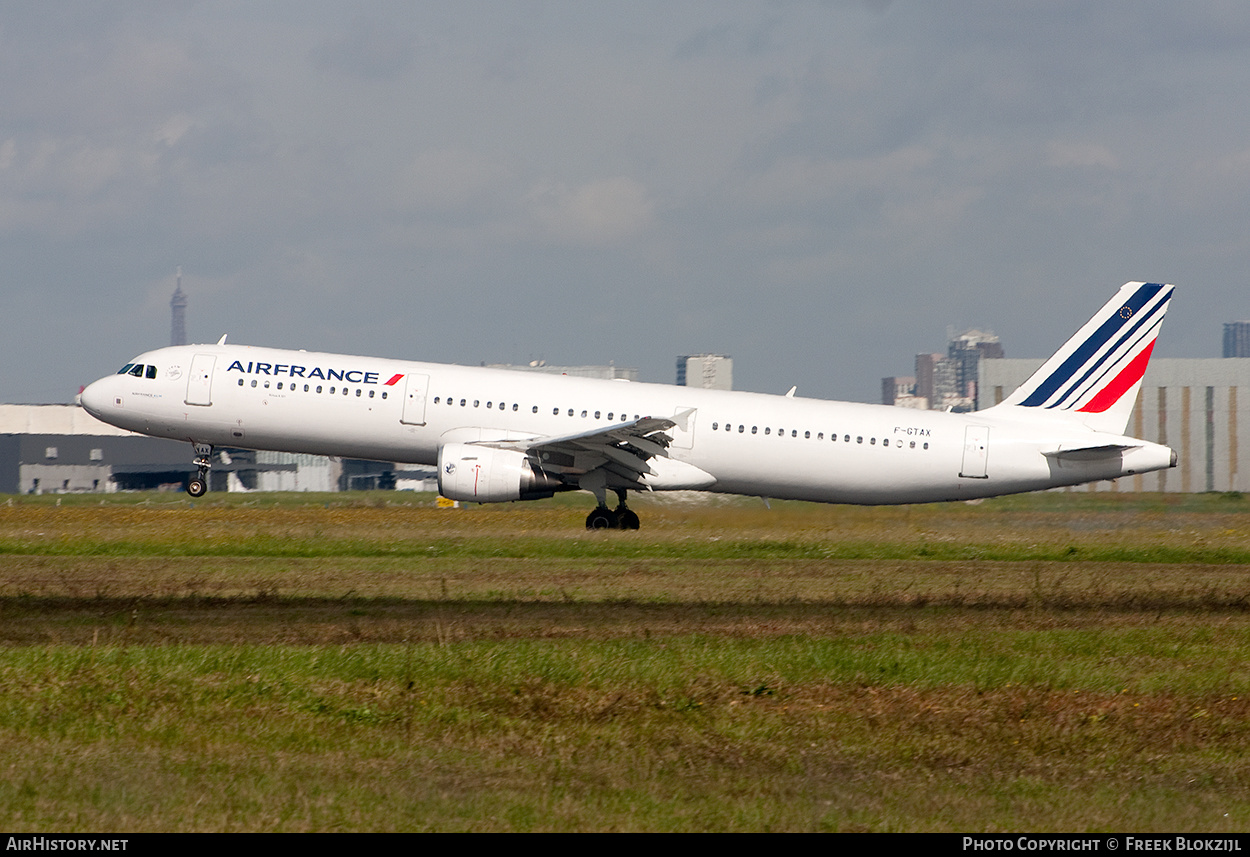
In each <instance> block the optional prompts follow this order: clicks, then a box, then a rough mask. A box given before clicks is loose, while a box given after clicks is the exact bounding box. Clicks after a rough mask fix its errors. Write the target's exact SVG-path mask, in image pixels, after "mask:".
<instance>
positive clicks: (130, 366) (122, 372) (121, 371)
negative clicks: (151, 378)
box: [117, 363, 135, 375]
mask: <svg viewBox="0 0 1250 857" xmlns="http://www.w3.org/2000/svg"><path fill="white" fill-rule="evenodd" d="M133 368H135V364H133V363H127V364H126V365H125V366H123V367H122V368H120V369H118V370H117V374H118V375H125V374H126V373H127V372H129V371H130V370H131V369H133Z"/></svg>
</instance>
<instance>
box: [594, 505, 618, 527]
mask: <svg viewBox="0 0 1250 857" xmlns="http://www.w3.org/2000/svg"><path fill="white" fill-rule="evenodd" d="M617 526H618V522H617V518H616V512H613V511H612V510H611V509H609V508H608V507H607V506H599V507H598V508H596V509H595V510H594V511H592V512H591V513H590V514H589V515H587V516H586V529H588V530H615V529H616V528H617Z"/></svg>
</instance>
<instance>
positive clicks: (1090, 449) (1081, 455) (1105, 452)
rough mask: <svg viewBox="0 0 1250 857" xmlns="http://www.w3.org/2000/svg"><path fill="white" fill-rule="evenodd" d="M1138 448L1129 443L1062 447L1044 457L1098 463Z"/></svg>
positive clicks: (1045, 453) (1045, 454)
mask: <svg viewBox="0 0 1250 857" xmlns="http://www.w3.org/2000/svg"><path fill="white" fill-rule="evenodd" d="M1137 448H1138V445H1135V444H1128V443H1106V444H1103V445H1102V446H1077V447H1071V448H1066V449H1065V448H1064V447H1062V446H1061V447H1059V448H1058V449H1055V450H1051V451H1050V452H1043V453H1042V455H1044V456H1046V457H1047V458H1063V459H1068V460H1069V461H1098V460H1100V459H1104V458H1114V457H1115V456H1117V455H1119V454H1120V453H1122V452H1127V451H1128V450H1130V449H1137Z"/></svg>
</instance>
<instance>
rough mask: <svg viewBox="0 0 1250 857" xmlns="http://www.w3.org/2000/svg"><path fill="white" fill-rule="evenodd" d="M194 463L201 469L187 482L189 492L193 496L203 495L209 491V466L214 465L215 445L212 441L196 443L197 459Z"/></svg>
mask: <svg viewBox="0 0 1250 857" xmlns="http://www.w3.org/2000/svg"><path fill="white" fill-rule="evenodd" d="M192 463H193V464H195V465H196V466H197V467H198V468H199V470H198V472H197V473H196V475H195V477H194V478H192V479H191V481H190V482H188V483H187V493H188V494H190V495H191V496H192V497H203V496H204V495H205V494H207V493H208V468H210V467H212V466H213V445H212V444H211V443H197V444H196V445H195V460H194V461H193V462H192Z"/></svg>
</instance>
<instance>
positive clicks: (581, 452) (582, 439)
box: [476, 411, 689, 488]
mask: <svg viewBox="0 0 1250 857" xmlns="http://www.w3.org/2000/svg"><path fill="white" fill-rule="evenodd" d="M688 413H689V412H688V411H687V412H683V413H681V414H677V415H675V416H674V417H673V418H672V419H668V418H664V417H642V418H641V419H637V420H631V421H629V422H624V423H617V424H615V425H610V426H603V427H601V428H595V429H592V430H590V431H584V432H577V433H576V434H567V435H562V436H560V437H536V438H530V439H528V440H481V441H477V442H476V445H478V446H490V447H496V448H498V449H515V450H518V451H522V452H525V453H526V454H527V455H530V456H532V457H533V458H535V459H536V460H537V461H538V463H539V466H541V467H542V468H543V469H545V470H551V471H555V472H558V473H566V474H582V473H589V472H590V471H592V470H595V469H598V468H602V469H603V470H604V471H605V472H606V473H608V474H611V475H612V476H615V477H617V479H618V480H624V481H625V482H626V483H627V487H631V488H645V487H646V486H645V485H643V484H642V482H640V481H639V480H640V478H641V477H643V476H647V475H654V474H655V471H654V470H652V468H651V466H650V465H649V464H648V463H647V462H648V461H649V460H650V459H652V458H655V457H657V456H658V457H662V458H667V457H668V447H669V444H671V443H672V442H673V439H672V437H671V436H670V435H668V434H666V432H667V431H668V429H671V428H673V427H674V426H677V425H680V423H681V422H682V421H684V420H683V418H684V417H685V416H686V415H687V414H688ZM613 481H615V480H613Z"/></svg>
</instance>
